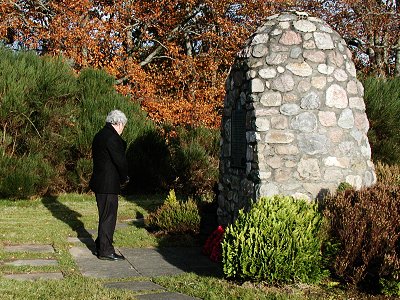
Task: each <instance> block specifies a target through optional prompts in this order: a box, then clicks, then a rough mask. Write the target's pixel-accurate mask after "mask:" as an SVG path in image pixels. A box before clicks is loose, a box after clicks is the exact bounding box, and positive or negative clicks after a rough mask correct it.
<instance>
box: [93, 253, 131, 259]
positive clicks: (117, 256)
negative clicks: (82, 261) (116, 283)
mask: <svg viewBox="0 0 400 300" xmlns="http://www.w3.org/2000/svg"><path fill="white" fill-rule="evenodd" d="M98 258H99V259H101V260H125V257H123V256H122V255H118V254H117V253H112V254H109V255H99V256H98Z"/></svg>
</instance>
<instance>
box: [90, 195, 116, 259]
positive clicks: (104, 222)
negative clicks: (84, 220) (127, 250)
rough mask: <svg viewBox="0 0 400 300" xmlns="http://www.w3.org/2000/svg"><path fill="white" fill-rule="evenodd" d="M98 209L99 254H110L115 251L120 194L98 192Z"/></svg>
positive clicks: (97, 239)
mask: <svg viewBox="0 0 400 300" xmlns="http://www.w3.org/2000/svg"><path fill="white" fill-rule="evenodd" d="M96 202H97V209H98V211H99V226H98V232H97V238H96V241H95V242H96V248H97V253H98V255H99V256H105V255H110V254H112V253H114V252H115V250H114V246H113V242H114V240H113V237H114V231H115V224H116V223H117V211H118V195H116V194H96Z"/></svg>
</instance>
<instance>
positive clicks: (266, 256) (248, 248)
mask: <svg viewBox="0 0 400 300" xmlns="http://www.w3.org/2000/svg"><path fill="white" fill-rule="evenodd" d="M322 220H323V218H322V215H321V214H320V213H319V212H318V211H317V206H316V204H312V203H308V202H306V200H300V199H298V200H297V199H294V198H293V197H289V196H281V195H276V196H273V197H264V198H261V199H260V200H259V201H258V202H256V203H254V204H252V206H251V208H250V210H249V211H248V212H245V211H244V210H241V211H240V212H239V215H238V218H237V219H236V221H235V222H234V223H233V224H231V225H229V226H228V227H227V228H226V231H225V236H224V240H223V243H222V249H223V250H222V251H223V254H222V257H223V258H222V260H223V269H224V273H225V275H226V276H227V277H229V278H236V279H242V280H251V281H267V282H268V283H271V284H279V283H293V282H304V283H314V282H318V281H320V280H321V279H323V278H324V277H325V276H327V275H328V272H327V271H326V270H325V269H324V268H323V257H322V254H321V246H322V242H323V238H322V235H320V228H321V224H322Z"/></svg>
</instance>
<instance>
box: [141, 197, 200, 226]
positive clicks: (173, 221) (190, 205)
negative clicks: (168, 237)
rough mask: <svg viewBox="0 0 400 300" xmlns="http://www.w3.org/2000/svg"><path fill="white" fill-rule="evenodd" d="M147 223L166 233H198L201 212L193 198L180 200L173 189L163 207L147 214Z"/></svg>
mask: <svg viewBox="0 0 400 300" xmlns="http://www.w3.org/2000/svg"><path fill="white" fill-rule="evenodd" d="M145 224H146V226H148V227H149V228H151V229H154V230H158V231H163V232H164V233H172V234H178V233H198V231H199V226H200V214H199V211H198V208H197V204H196V202H195V201H194V200H193V199H191V198H189V199H188V200H187V201H182V200H179V199H177V198H176V195H175V191H174V190H171V191H170V192H169V195H168V197H167V198H166V199H165V201H164V203H163V204H162V205H161V207H159V208H158V209H157V210H156V211H155V212H153V213H151V214H149V215H148V216H147V218H146V220H145Z"/></svg>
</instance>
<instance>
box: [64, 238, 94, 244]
mask: <svg viewBox="0 0 400 300" xmlns="http://www.w3.org/2000/svg"><path fill="white" fill-rule="evenodd" d="M67 241H68V242H69V243H83V244H86V245H88V244H93V245H94V241H93V239H92V238H90V237H74V236H69V237H68V238H67Z"/></svg>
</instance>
